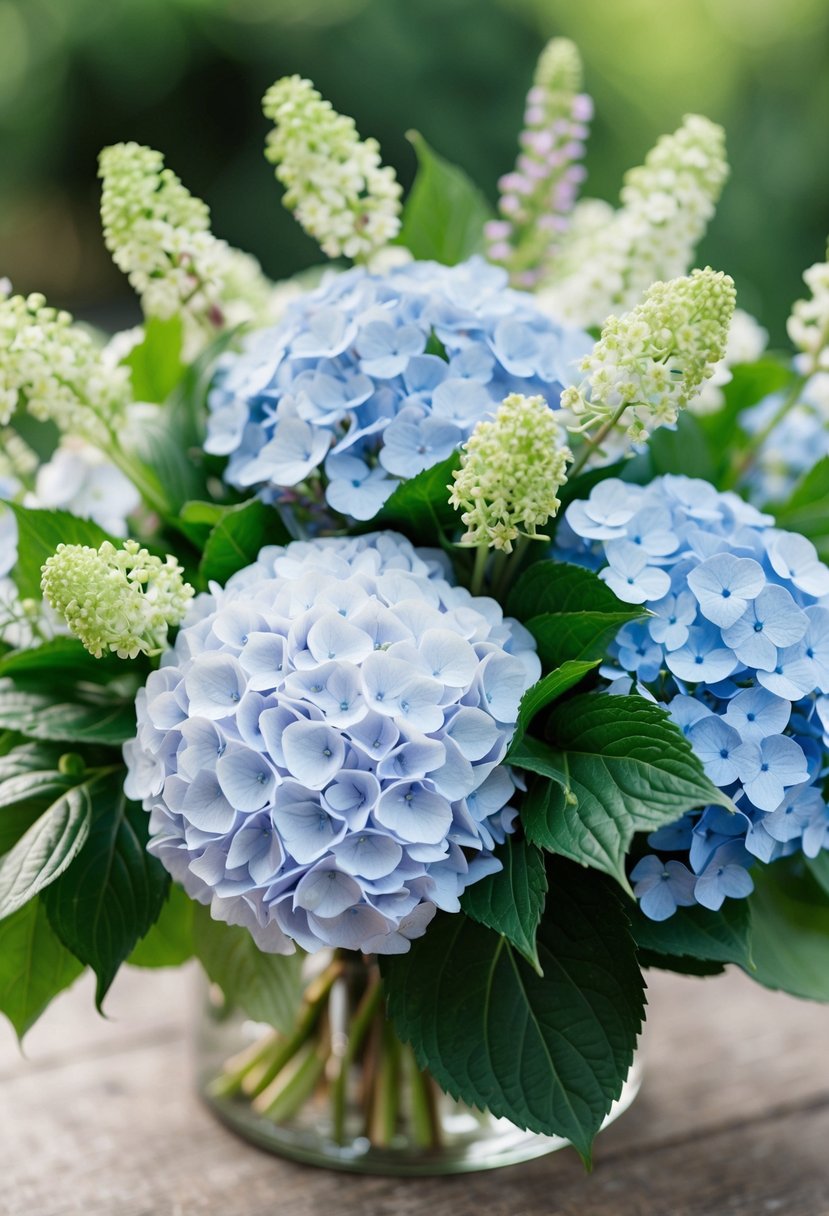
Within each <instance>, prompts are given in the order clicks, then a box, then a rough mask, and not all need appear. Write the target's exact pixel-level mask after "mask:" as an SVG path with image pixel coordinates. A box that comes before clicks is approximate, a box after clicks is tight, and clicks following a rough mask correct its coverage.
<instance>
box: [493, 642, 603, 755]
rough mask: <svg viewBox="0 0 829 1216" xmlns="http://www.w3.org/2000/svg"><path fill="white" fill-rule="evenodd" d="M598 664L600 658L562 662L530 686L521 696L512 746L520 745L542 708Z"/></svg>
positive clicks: (577, 682)
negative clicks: (588, 660) (587, 660)
mask: <svg viewBox="0 0 829 1216" xmlns="http://www.w3.org/2000/svg"><path fill="white" fill-rule="evenodd" d="M598 665H599V660H598V659H593V660H592V661H591V662H589V663H585V662H581V661H575V662H573V661H568V662H566V663H562V665H561V667H557V668H556V669H555V671H551V672H549V673H548V674H547V675H546V676H543V677H542V678H541V679H540V680H539V681H538V683H537V684H533V685H532V687H531V688H528V689H527V691H526V692H525V693H524V695H523V697H522V698H521V704H520V705H519V707H518V721H517V723H516V725H515V734H514V735H513V737H512V746H513V747H517V746H518V744H519V743H520V742H521V740H522V739H523V737H524V735H525V734H526V733H527V731H528V730H529V728H530V726H531V724H532V721H533V719H534V718H535V716H536V715H537V714H540V713H541V711H542V709H546V707H547V706H548V705H551V704H552V703H553V701H557V700H558V698H559V697H562V696H564V694H565V693H566V692H569V691H570V689H571V688H574V687H575V686H576V684H579V683H580V682H581V681H582V680H583V679H584V678H585V676H587V675H589V674H590V672H591V671H594V670H595V669H596V667H598Z"/></svg>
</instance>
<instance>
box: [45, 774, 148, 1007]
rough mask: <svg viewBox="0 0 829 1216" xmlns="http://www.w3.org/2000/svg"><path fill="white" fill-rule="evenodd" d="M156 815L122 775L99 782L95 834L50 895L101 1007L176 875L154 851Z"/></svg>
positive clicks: (63, 935) (57, 923) (56, 920)
mask: <svg viewBox="0 0 829 1216" xmlns="http://www.w3.org/2000/svg"><path fill="white" fill-rule="evenodd" d="M148 823H149V816H148V815H147V814H146V812H145V811H143V810H142V809H141V807H140V806H137V805H136V804H135V803H133V802H128V801H127V799H126V797H125V795H124V790H123V771H122V770H120V769H119V770H118V771H117V772H115V773H113V774H111V775H110V776H108V777H107V778H106V779H104V780H100V781H98V782H97V783H96V785H95V789H94V791H93V813H92V823H91V826H90V830H89V836H88V838H87V840H86V842H85V844H84V847H83V848H82V850H81V851H80V853H79V854H78V856H77V857H76V858H75V860H74V862H73V864H72V865H71V866H70V867H69V868H68V869H67V870H65V872H64V873H62V874H61V876H60V878H59V879H58V880H57V882H53V883H52V885H51V886H50V887H49V888H48V889H47V891H46V892H45V894H44V902H45V904H46V911H47V912H48V914H49V922H50V924H51V926H52V928H53V929H54V930H55V932H56V933H57V935H58V937H59V938H60V939H61V941H62V942H63V943H64V945H65V946H67V947H68V948H69V949H70V950H71V951H72V953H73V954H74V955H75V956H76V957H77V958H79V959H80V960H81V962H84V963H87V964H88V965H89V966H90V967H91V968H92V969H93V971H94V972H95V974H96V976H97V980H98V983H97V988H96V997H95V999H96V1003H97V1005H98V1008H99V1009H100V1007H101V1003H102V1001H103V999H104V997H105V996H106V993H107V990H108V988H109V986H110V984H111V983H112V981H113V979H114V978H115V973H116V972H117V970H118V968H119V967H120V965H121V963H122V962H124V960H125V959H126V958H127V956H128V955H129V954H130V953H131V951H132V950H133V949H134V948H135V945H136V943H137V942H138V940H139V939H140V938H141V937H143V936H144V934H145V933H146V932H147V930H148V929H149V928H150V926H151V925H152V924H153V923H154V922H155V920H156V919H157V917H158V915H159V913H160V911H161V908H162V906H163V903H164V899H165V896H166V894H167V887H168V885H169V881H170V879H169V875H168V874H167V872H166V870H165V869H164V868H163V866H162V865H161V862H159V861H158V860H157V859H156V858H155V857H152V856H151V855H150V854H149V853H148V852H147V847H146V846H147V839H148V834H149V833H148Z"/></svg>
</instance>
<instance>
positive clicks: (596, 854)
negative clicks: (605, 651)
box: [509, 694, 732, 891]
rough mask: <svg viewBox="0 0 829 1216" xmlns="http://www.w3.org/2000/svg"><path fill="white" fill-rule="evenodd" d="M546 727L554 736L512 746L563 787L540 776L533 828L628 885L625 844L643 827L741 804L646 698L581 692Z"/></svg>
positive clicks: (526, 818) (520, 762) (515, 757)
mask: <svg viewBox="0 0 829 1216" xmlns="http://www.w3.org/2000/svg"><path fill="white" fill-rule="evenodd" d="M546 731H547V737H548V738H549V739H550V740H551V743H550V744H549V745H548V744H544V743H540V742H539V741H538V740H535V739H531V738H525V739H524V740H523V742H521V743H519V745H518V747H517V748H515V749H510V752H509V762H510V764H512V765H514V766H515V767H517V768H525V769H528V770H529V771H530V772H534V773H539V774H541V775H542V776H544V777H549V778H552V780H553V782H555V783H557V784H558V786H560V787H561V791H559V792H556V791H555V790H553V791H550V786H549V783H548V782H533V783H532V785H531V786H530V788H529V790H528V792H527V795H526V797H525V799H524V805H523V808H522V812H521V822H522V823H523V825H524V830H525V832H526V834H527V836H528V838H529V839H530V840H532V841H533V842H534V843H535V844H539V845H541V846H542V847H543V848H545V849H550V850H551V851H552V852H554V853H561V854H562V855H563V856H565V857H569V858H570V859H571V860H572V861H577V862H579V863H580V864H582V865H588V866H595V867H596V869H599V870H603V871H604V872H605V873H606V874H610V875H612V876H613V877H614V878H616V879H617V881H618V882H619V883H621V885H622V886H623V887H624V888H625V890H628V891H629V890H630V888H629V886H628V882H627V879H626V877H625V864H624V862H625V853H626V852H627V849H628V846H629V845H630V842H631V840H632V838H633V835H634V833H635V832H639V831H654V830H655V829H656V828H658V827H661V826H662V825H663V824H667V823H673V822H674V821H675V820H677V819H679V818H680V816H682V815H683V814H684V813H685V812H686V811H689V810H692V809H693V808H694V807H700V806H708V805H714V806H724V807H726V808H727V809H732V804H731V802H730V800H729V799H728V798H727V797H726V796H725V795H724V794H723V792H722V790H720V789H718V788H717V787H716V786H715V785H713V784H712V783H711V782H710V781H709V780H708V778H707V777H706V776H705V773H704V772H703V770H702V765H701V764H700V762H699V760H698V759H697V757H696V756H695V755H694V753H693V751H692V750H691V745H690V743H689V742H688V740H687V739H686V738H685V736H684V735H683V734H682V732H681V731H680V730H679V729H678V728H677V727H676V726H675V725H674V724H673V722H672V721H671V719H670V718H669V717H668V715H667V713H666V712H665V710H663V709H661V708H660V707H659V706H658V705H653V704H652V703H651V702H650V701H646V700H645V699H644V697H638V696H630V697H621V696H619V697H617V696H608V695H596V694H587V695H584V696H577V697H573V698H572V699H570V700H568V701H567V702H566V703H564V704H563V705H557V706H555V707H554V708H553V710H552V712H551V714H550V716H549V718H548V720H547V726H546Z"/></svg>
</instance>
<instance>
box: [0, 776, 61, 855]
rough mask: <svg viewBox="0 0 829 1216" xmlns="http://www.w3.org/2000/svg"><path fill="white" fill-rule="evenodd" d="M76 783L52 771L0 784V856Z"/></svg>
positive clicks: (8, 779) (1, 781) (0, 781)
mask: <svg viewBox="0 0 829 1216" xmlns="http://www.w3.org/2000/svg"><path fill="white" fill-rule="evenodd" d="M73 785H77V780H73V779H72V778H70V777H67V776H64V774H63V773H60V772H57V771H56V770H54V769H44V770H34V771H32V772H28V773H19V774H17V775H16V776H14V777H7V778H5V779H4V780H0V854H2V853H5V852H7V851H8V850H9V849H10V848H11V847H12V846H13V845H14V844H15V843H16V842H17V841H18V840H19V839H20V837H21V836H22V835H23V833H24V832H26V831H27V830H28V829H29V828H30V827H31V825H32V824H33V823H34V822H35V820H36V819H39V818H40V816H41V815H42V814H43V812H44V811H45V810H47V809H48V808H49V807H50V806H51V805H52V803H53V802H54V801H55V799H56V798H59V797H60V796H61V795H62V794H65V793H66V791H67V790H68V789H69V788H71V786H73Z"/></svg>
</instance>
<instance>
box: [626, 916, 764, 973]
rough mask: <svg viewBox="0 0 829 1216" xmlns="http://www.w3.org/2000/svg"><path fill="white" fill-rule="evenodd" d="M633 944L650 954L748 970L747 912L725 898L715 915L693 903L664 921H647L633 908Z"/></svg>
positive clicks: (749, 939) (749, 955)
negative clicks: (724, 964) (732, 964)
mask: <svg viewBox="0 0 829 1216" xmlns="http://www.w3.org/2000/svg"><path fill="white" fill-rule="evenodd" d="M630 919H631V931H632V933H633V936H634V938H635V939H636V943H637V945H638V946H640V947H641V948H642V950H646V951H648V952H649V953H652V954H660V955H668V956H675V957H683V958H693V959H697V960H704V961H707V962H716V963H739V965H740V966H741V967H748V968H750V967H751V909H750V908H749V906H748V901H747V900H745V899H727V900H726V901H725V903H724V904H723V906H722V908H721V909H720V910H719V912H712V911H711V910H710V909H709V908H703V907H701V906H700V905H699V904H696V905H695V906H694V907H692V908H677V910H676V912H675V913H674V915H673V916H671V917H669V918H668V920H663V921H654V920H649V919H648V918H647V916H645V915H644V913H643V912H642V910H641V908H640V907H639V906H638V905H637V906H636V907H635V908H634V909H632V911H631V912H630Z"/></svg>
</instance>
